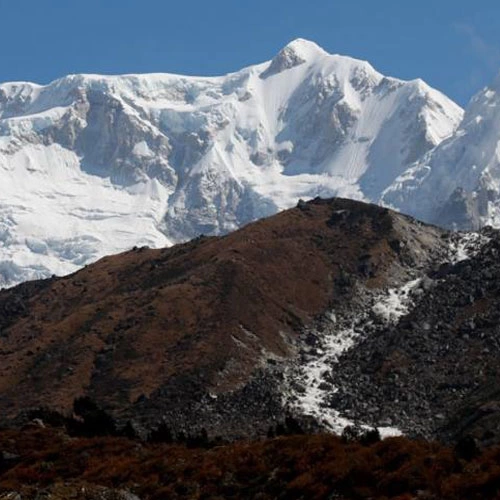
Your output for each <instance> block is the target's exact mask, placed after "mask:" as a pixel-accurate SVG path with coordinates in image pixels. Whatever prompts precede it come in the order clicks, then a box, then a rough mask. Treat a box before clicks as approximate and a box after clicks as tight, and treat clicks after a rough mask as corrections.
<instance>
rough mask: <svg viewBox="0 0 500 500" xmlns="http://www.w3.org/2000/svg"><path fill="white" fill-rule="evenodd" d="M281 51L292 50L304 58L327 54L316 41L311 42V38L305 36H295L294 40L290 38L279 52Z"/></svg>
mask: <svg viewBox="0 0 500 500" xmlns="http://www.w3.org/2000/svg"><path fill="white" fill-rule="evenodd" d="M283 51H290V52H294V53H295V54H297V55H299V56H302V57H303V58H304V59H307V58H308V57H311V56H316V55H325V54H327V52H326V51H325V50H324V49H323V48H321V47H320V46H319V45H318V44H317V43H315V42H312V41H311V40H306V39H305V38H296V39H295V40H292V41H291V42H289V43H288V44H287V45H285V46H284V47H283V48H282V49H281V51H280V52H283Z"/></svg>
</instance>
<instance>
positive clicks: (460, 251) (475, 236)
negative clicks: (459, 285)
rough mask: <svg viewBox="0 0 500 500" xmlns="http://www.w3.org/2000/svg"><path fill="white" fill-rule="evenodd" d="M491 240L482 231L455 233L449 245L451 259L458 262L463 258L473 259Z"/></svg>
mask: <svg viewBox="0 0 500 500" xmlns="http://www.w3.org/2000/svg"><path fill="white" fill-rule="evenodd" d="M489 241H490V238H489V237H488V236H486V235H484V234H482V233H478V232H470V233H455V234H454V235H453V238H452V240H451V241H450V246H449V261H450V262H451V263H452V264H456V263H458V262H461V261H463V260H467V259H471V258H472V257H474V256H475V255H477V254H478V253H479V252H480V251H481V248H482V247H483V246H484V245H486V244H487V243H488V242H489Z"/></svg>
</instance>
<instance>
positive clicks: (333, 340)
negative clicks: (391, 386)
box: [287, 280, 419, 438]
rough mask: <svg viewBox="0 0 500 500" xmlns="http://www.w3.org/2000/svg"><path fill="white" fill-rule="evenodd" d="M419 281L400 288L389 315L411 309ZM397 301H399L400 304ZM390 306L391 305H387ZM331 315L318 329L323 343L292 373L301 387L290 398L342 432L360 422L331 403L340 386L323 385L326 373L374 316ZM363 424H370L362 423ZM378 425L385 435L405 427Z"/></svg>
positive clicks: (301, 409) (377, 300) (376, 299)
mask: <svg viewBox="0 0 500 500" xmlns="http://www.w3.org/2000/svg"><path fill="white" fill-rule="evenodd" d="M418 283H419V280H412V281H409V282H408V283H406V284H404V285H403V286H401V287H400V288H399V289H398V291H399V292H400V293H397V294H396V296H397V297H398V299H397V301H396V300H394V304H393V306H392V308H391V309H390V311H391V315H389V316H388V317H389V318H390V320H391V321H393V320H395V319H396V317H397V318H399V317H400V316H402V315H403V314H405V313H406V312H408V310H407V309H406V310H405V312H403V309H404V308H405V307H408V306H409V298H408V296H409V294H410V291H411V290H412V289H414V288H415V287H416V286H417V285H418ZM386 299H387V296H386V295H382V294H376V295H375V296H373V297H371V298H370V301H371V303H372V306H371V308H372V309H373V308H375V304H380V303H382V302H383V301H384V300H386ZM396 302H398V304H397V305H396ZM368 309H369V308H368ZM388 309H389V306H387V310H388ZM384 311H386V309H384ZM328 319H329V322H330V326H329V327H328V328H327V329H326V330H324V331H322V332H321V333H319V332H316V333H317V336H318V338H319V339H320V345H319V347H316V346H315V347H313V348H311V349H310V351H309V353H307V358H306V361H305V362H301V364H300V366H299V367H298V369H296V370H292V372H291V373H289V375H288V376H289V379H290V380H292V381H295V383H296V384H297V383H298V384H299V385H300V386H301V388H300V389H298V390H295V391H292V394H291V395H288V396H287V401H288V404H290V405H291V406H292V407H293V408H294V409H295V410H296V411H298V412H300V413H302V414H304V415H310V416H313V417H315V418H316V419H317V420H318V421H319V422H321V423H322V424H323V425H324V426H325V427H326V428H327V429H329V430H330V431H332V432H334V433H336V434H341V433H342V431H343V430H344V429H345V428H346V427H348V426H351V425H359V424H360V423H359V422H355V421H353V420H351V419H349V418H346V417H345V416H343V415H341V414H340V413H339V411H337V410H336V409H335V408H332V407H331V406H330V405H329V404H328V403H327V400H328V396H329V395H330V394H334V393H336V392H337V391H338V387H335V384H334V383H333V384H331V383H330V384H327V385H323V383H324V382H325V377H328V376H329V375H330V374H331V376H333V377H335V364H337V363H338V361H339V358H340V356H342V354H344V353H345V352H346V351H348V350H349V349H351V348H352V347H354V346H355V344H356V342H357V341H358V340H359V339H360V338H362V337H363V335H366V332H367V329H368V327H369V326H371V324H372V320H371V319H370V315H369V314H367V313H365V314H362V315H358V316H357V317H355V318H350V317H340V318H339V317H337V316H336V314H335V313H334V312H333V311H332V312H331V313H330V314H329V317H328ZM292 386H293V384H292ZM361 427H362V428H366V429H368V428H369V427H368V426H366V425H363V424H362V423H361ZM377 428H378V430H379V432H380V435H381V437H383V438H384V437H390V436H399V435H401V431H400V430H399V429H397V428H395V427H384V426H381V427H377Z"/></svg>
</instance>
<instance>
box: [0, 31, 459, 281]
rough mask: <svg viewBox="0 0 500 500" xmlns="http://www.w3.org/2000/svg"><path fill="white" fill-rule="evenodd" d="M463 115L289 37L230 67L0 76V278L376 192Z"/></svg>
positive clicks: (426, 90)
mask: <svg viewBox="0 0 500 500" xmlns="http://www.w3.org/2000/svg"><path fill="white" fill-rule="evenodd" d="M461 117H462V110H461V109H460V108H459V107H458V106H457V105H456V104H455V103H453V102H452V101H451V100H449V99H448V98H447V97H445V96H444V95H442V94H441V93H439V92H438V91H436V90H434V89H432V88H430V87H429V86H428V85H426V84H425V83H424V82H422V81H421V80H415V81H410V82H406V81H402V80H398V79H396V78H390V77H385V76H384V75H382V74H380V73H379V72H377V71H376V70H375V69H374V68H373V67H372V66H370V64H368V63H367V62H364V61H359V60H356V59H352V58H349V57H344V56H339V55H330V54H328V53H326V52H325V51H324V50H322V49H321V48H320V47H318V46H317V45H315V44H314V43H312V42H308V41H306V40H295V41H293V42H291V43H290V44H288V45H287V46H286V47H284V48H283V49H282V50H281V51H280V52H279V53H278V54H277V55H276V56H275V57H274V58H273V59H272V61H268V62H265V63H262V64H258V65H255V66H250V67H248V68H245V69H242V70H241V71H238V72H236V73H232V74H229V75H226V76H221V77H213V78H203V77H186V76H180V75H169V74H153V75H124V76H100V75H69V76H67V77H64V78H61V79H60V80H57V81H55V82H52V83H50V84H48V85H45V86H40V85H36V84H33V83H26V82H14V83H5V84H1V85H0V185H1V186H2V197H1V201H0V286H1V285H12V284H15V283H18V282H20V281H25V280H27V279H35V278H39V277H48V276H50V275H52V274H53V273H55V274H58V275H62V274H67V273H69V272H73V271H75V270H76V269H79V268H80V267H82V266H83V265H85V264H87V263H90V262H94V261H95V260H96V259H97V258H99V257H102V256H104V255H107V254H112V253H117V252H120V251H123V250H127V249H130V248H132V246H134V245H138V246H142V245H149V246H154V247H163V246H166V245H169V244H171V243H174V242H179V241H185V240H187V239H190V238H192V237H195V236H197V235H199V234H200V233H204V234H222V233H226V232H228V231H232V230H234V229H236V228H237V227H240V226H241V225H243V224H245V223H247V222H249V221H252V220H255V219H258V218H261V217H265V216H268V215H271V214H274V213H276V212H277V211H279V210H282V209H284V208H289V207H291V206H293V205H295V204H296V203H297V200H298V199H299V198H301V197H302V198H312V197H314V196H317V195H321V196H324V197H326V196H344V197H349V198H357V199H366V200H369V201H377V200H378V199H379V198H380V196H381V194H382V192H383V190H384V189H385V188H387V187H388V186H390V185H391V183H392V182H393V181H394V180H395V179H396V178H397V177H398V176H399V175H401V174H402V173H403V172H404V171H406V169H407V168H408V167H409V166H410V165H411V164H412V162H414V161H416V160H417V159H419V158H420V157H421V156H422V155H423V154H424V153H427V152H428V151H429V150H430V149H432V148H433V147H434V146H436V145H437V144H439V143H440V142H441V141H442V140H443V139H445V138H446V137H448V136H449V135H451V134H452V133H453V131H454V130H455V128H456V127H457V126H458V124H459V122H460V119H461Z"/></svg>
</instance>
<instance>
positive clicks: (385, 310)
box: [372, 278, 421, 323]
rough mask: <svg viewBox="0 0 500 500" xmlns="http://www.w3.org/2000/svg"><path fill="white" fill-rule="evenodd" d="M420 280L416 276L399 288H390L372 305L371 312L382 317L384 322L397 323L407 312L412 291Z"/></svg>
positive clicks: (410, 302)
mask: <svg viewBox="0 0 500 500" xmlns="http://www.w3.org/2000/svg"><path fill="white" fill-rule="evenodd" d="M420 282H421V278H417V279H414V280H411V281H409V282H408V283H405V284H404V285H403V286H401V287H399V288H390V289H389V290H387V294H386V295H385V296H382V297H381V298H380V300H379V301H378V302H376V303H375V305H374V306H373V307H372V310H373V312H374V313H375V314H376V315H377V316H380V317H381V318H383V319H384V321H385V322H386V323H397V322H398V320H399V319H400V318H401V317H402V316H404V315H405V314H408V312H409V310H410V307H411V305H412V299H411V294H412V291H413V290H415V288H417V287H418V285H419V284H420Z"/></svg>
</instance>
